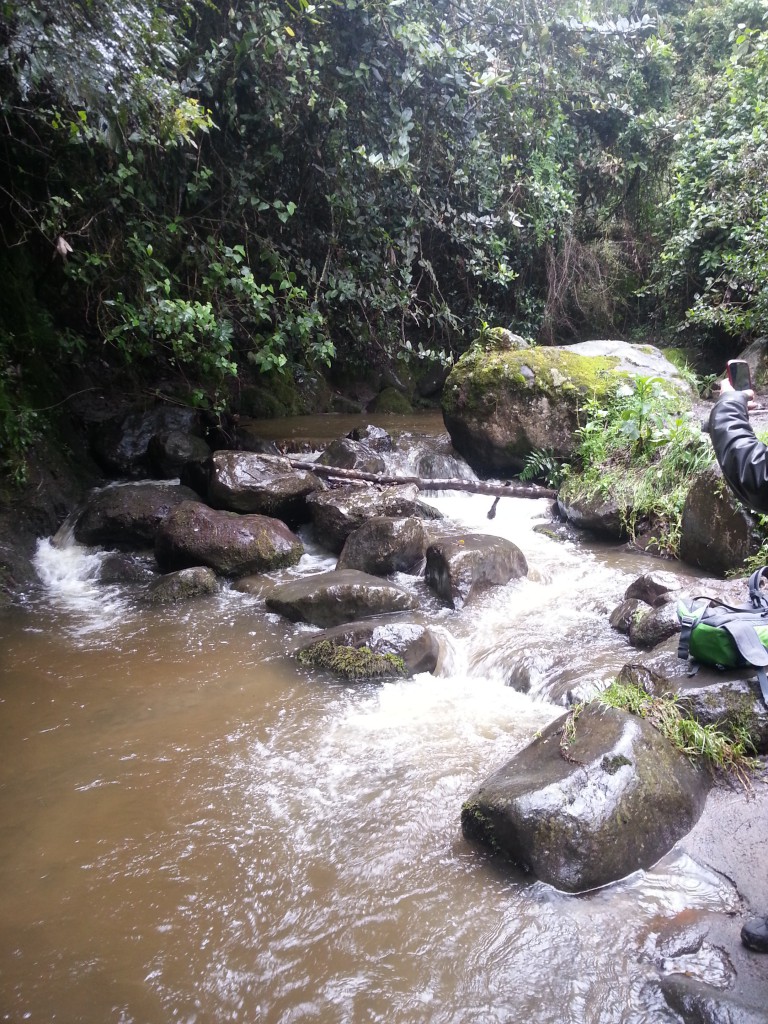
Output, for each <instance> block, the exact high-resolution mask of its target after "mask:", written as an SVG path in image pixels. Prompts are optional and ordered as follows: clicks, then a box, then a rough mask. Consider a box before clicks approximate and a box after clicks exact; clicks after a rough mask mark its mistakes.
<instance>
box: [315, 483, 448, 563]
mask: <svg viewBox="0 0 768 1024" xmlns="http://www.w3.org/2000/svg"><path fill="white" fill-rule="evenodd" d="M417 495H418V490H417V488H416V487H415V486H413V485H412V484H408V485H405V486H400V487H385V488H383V489H378V488H374V487H365V488H360V487H335V488H333V490H329V491H324V492H323V493H319V492H317V491H316V492H315V493H314V494H310V495H309V496H308V498H307V505H308V506H309V510H310V512H311V514H312V520H313V522H314V524H315V533H316V535H317V539H318V542H319V543H320V544H322V545H323V546H324V547H327V548H328V549H329V550H331V551H335V552H336V554H340V553H341V550H342V548H343V547H344V542H345V541H346V539H347V537H349V535H350V534H351V533H353V532H354V531H355V530H358V529H359V528H360V527H361V526H362V525H363V524H364V523H366V522H367V521H368V520H369V519H370V518H371V517H372V516H387V517H389V518H392V519H409V518H417V519H442V514H441V513H440V512H438V511H437V509H435V508H433V507H432V506H431V505H427V504H426V502H423V501H420V500H419V498H418V497H417Z"/></svg>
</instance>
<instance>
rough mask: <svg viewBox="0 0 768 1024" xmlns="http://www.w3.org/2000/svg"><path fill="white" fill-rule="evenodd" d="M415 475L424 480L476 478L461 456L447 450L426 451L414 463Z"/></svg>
mask: <svg viewBox="0 0 768 1024" xmlns="http://www.w3.org/2000/svg"><path fill="white" fill-rule="evenodd" d="M416 475H417V476H420V477H421V478H422V479H424V480H476V479H477V477H476V476H475V474H474V473H473V472H472V469H471V468H470V466H469V465H468V464H467V462H465V460H464V459H462V458H461V456H459V455H456V454H451V453H448V452H426V453H425V454H424V455H422V456H421V457H420V458H419V461H418V462H417V463H416Z"/></svg>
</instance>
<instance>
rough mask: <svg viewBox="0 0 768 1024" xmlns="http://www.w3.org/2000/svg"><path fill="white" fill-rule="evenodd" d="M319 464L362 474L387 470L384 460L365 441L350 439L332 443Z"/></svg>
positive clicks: (341, 439) (319, 459)
mask: <svg viewBox="0 0 768 1024" xmlns="http://www.w3.org/2000/svg"><path fill="white" fill-rule="evenodd" d="M317 462H318V464H319V465H321V466H335V467H336V468H337V469H356V470H357V471H358V472H360V473H383V472H384V470H385V469H386V463H385V462H384V459H382V457H381V455H379V454H378V453H377V452H375V451H374V450H373V448H371V447H369V445H368V444H367V443H366V442H365V441H353V440H351V439H350V438H348V437H340V438H338V440H336V441H332V442H331V443H330V444H329V445H328V447H327V448H326V449H325V451H324V452H323V453H322V454H321V455H320V456H319V457H318V459H317Z"/></svg>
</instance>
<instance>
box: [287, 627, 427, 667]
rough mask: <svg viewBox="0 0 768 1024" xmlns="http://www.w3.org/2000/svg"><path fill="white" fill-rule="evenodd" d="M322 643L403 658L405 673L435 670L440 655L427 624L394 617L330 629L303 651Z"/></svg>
mask: <svg viewBox="0 0 768 1024" xmlns="http://www.w3.org/2000/svg"><path fill="white" fill-rule="evenodd" d="M321 643H326V644H331V645H333V646H335V647H351V648H360V647H367V648H368V649H369V650H371V651H372V652H373V653H374V654H377V655H392V656H393V657H395V658H398V659H400V660H401V661H402V664H403V672H402V673H398V674H402V675H405V676H414V675H417V674H418V673H419V672H434V670H435V668H436V666H437V659H438V657H439V654H440V645H439V643H438V640H437V638H436V637H435V635H434V633H432V632H431V631H430V630H429V629H428V628H427V627H426V626H422V625H420V624H418V623H415V622H408V621H395V620H394V618H393V617H392V616H388V617H386V618H380V619H372V620H367V621H364V622H356V623H345V624H343V625H341V626H336V627H335V628H334V629H326V630H324V631H323V632H322V633H320V634H319V635H317V636H314V637H312V639H311V640H310V641H308V642H306V643H303V644H302V645H301V647H300V648H299V650H300V651H301V650H307V649H311V648H313V647H316V646H317V645H318V644H321ZM338 674H341V675H348V673H343V672H341V673H338ZM383 674H386V673H383ZM390 674H392V673H390Z"/></svg>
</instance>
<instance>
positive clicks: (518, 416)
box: [442, 341, 690, 475]
mask: <svg viewBox="0 0 768 1024" xmlns="http://www.w3.org/2000/svg"><path fill="white" fill-rule="evenodd" d="M617 376H619V377H621V378H626V377H642V376H646V377H647V376H658V377H662V378H663V379H664V380H666V381H669V383H670V386H671V387H674V388H675V389H677V390H679V391H680V392H681V393H683V392H685V393H686V394H690V388H689V387H688V385H687V384H686V383H685V382H684V381H683V379H682V377H681V376H680V374H679V372H678V370H677V369H676V368H675V367H674V366H673V365H672V363H670V362H669V361H668V360H667V359H665V358H664V356H663V354H662V353H661V351H660V350H659V349H655V348H653V346H649V345H644V346H636V345H629V344H627V343H626V342H620V341H602V342H597V341H596V342H583V343H580V344H578V345H570V346H564V347H546V348H545V347H541V348H535V347H534V348H528V349H522V350H498V349H497V348H493V347H491V348H490V349H489V350H486V348H485V347H484V346H475V347H473V348H472V349H470V350H469V352H467V353H466V354H465V355H464V356H462V357H461V359H460V360H459V361H458V363H457V364H456V366H455V367H454V368H453V370H452V371H451V373H450V375H449V377H448V380H447V381H446V385H445V388H444V390H443V398H442V408H443V419H444V421H445V425H446V428H447V430H448V432H449V434H450V435H451V440H452V442H453V445H454V447H455V448H456V449H457V451H459V452H460V453H461V454H462V455H463V456H464V457H465V458H466V459H467V461H468V462H469V464H470V465H471V466H472V468H473V469H475V470H477V471H478V472H481V473H486V474H496V475H500V474H506V473H514V472H519V471H520V470H521V469H522V468H523V467H524V465H525V462H526V459H527V458H528V456H529V455H530V454H531V452H532V451H534V450H535V449H543V450H548V451H551V452H552V454H553V455H554V456H555V457H557V458H561V459H568V458H570V457H571V455H572V454H573V452H574V449H575V445H576V430H577V427H578V425H579V422H578V414H579V410H580V409H581V407H582V406H583V404H584V402H585V401H586V399H588V398H592V397H595V398H597V400H598V401H600V399H601V397H602V398H607V397H608V395H609V394H610V393H611V391H612V390H613V389H614V388H615V386H616V384H617Z"/></svg>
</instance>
